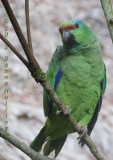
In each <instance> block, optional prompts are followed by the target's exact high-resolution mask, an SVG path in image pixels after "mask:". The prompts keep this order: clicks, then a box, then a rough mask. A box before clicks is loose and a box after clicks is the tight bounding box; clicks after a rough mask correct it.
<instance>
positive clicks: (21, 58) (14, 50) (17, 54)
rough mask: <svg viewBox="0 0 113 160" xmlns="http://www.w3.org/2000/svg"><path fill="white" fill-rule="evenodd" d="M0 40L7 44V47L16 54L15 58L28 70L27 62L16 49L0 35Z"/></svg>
mask: <svg viewBox="0 0 113 160" xmlns="http://www.w3.org/2000/svg"><path fill="white" fill-rule="evenodd" d="M0 38H1V39H2V41H3V42H4V43H5V44H7V46H8V47H9V48H10V49H11V50H12V51H13V52H14V53H15V54H16V56H17V57H18V58H19V59H20V60H21V61H22V62H23V63H24V64H25V66H26V67H27V68H28V66H29V62H28V61H27V60H26V59H25V58H24V57H23V56H22V55H21V54H20V53H19V52H18V51H17V50H16V48H15V47H14V46H13V45H12V44H11V43H10V42H9V41H8V40H7V39H6V38H5V37H4V36H3V35H2V34H1V33H0Z"/></svg>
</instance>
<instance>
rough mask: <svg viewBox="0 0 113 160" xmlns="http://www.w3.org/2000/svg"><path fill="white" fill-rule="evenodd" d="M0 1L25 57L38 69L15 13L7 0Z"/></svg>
mask: <svg viewBox="0 0 113 160" xmlns="http://www.w3.org/2000/svg"><path fill="white" fill-rule="evenodd" d="M1 1H2V3H3V5H4V8H5V9H6V12H7V14H8V16H9V19H10V21H11V23H12V25H13V27H14V30H15V32H16V34H17V37H18V39H19V41H20V43H21V45H22V48H23V49H24V52H25V54H26V57H27V59H28V61H29V64H30V65H31V66H32V65H33V66H35V68H37V69H39V68H40V67H39V65H38V63H37V61H36V60H35V58H34V56H32V55H31V53H30V49H29V45H28V43H27V41H26V39H25V37H24V35H23V33H22V30H21V28H20V26H19V23H18V21H17V19H16V17H15V15H14V13H13V11H12V9H11V7H10V5H9V2H8V0H5V1H4V0H1Z"/></svg>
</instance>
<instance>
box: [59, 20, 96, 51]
mask: <svg viewBox="0 0 113 160" xmlns="http://www.w3.org/2000/svg"><path fill="white" fill-rule="evenodd" d="M59 31H60V33H61V37H62V41H63V44H64V45H65V46H66V47H68V48H71V47H76V46H79V45H85V46H86V45H89V44H90V43H91V42H92V40H93V41H94V40H95V38H96V35H95V34H94V32H93V31H92V29H91V28H90V27H88V26H87V25H86V24H85V23H83V22H82V21H79V20H70V21H67V22H64V23H62V24H61V25H60V28H59Z"/></svg>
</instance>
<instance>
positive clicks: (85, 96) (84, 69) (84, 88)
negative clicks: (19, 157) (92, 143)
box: [30, 20, 106, 157]
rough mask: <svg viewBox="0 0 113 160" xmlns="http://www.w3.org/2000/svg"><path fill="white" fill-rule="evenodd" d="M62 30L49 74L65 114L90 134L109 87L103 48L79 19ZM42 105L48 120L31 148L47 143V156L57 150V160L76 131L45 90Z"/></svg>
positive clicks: (71, 21)
mask: <svg viewBox="0 0 113 160" xmlns="http://www.w3.org/2000/svg"><path fill="white" fill-rule="evenodd" d="M59 31H60V34H61V38H62V42H63V45H61V46H58V47H57V49H56V51H55V53H54V54H53V57H52V60H51V62H50V64H49V68H48V70H47V73H46V75H47V78H48V81H49V82H50V84H51V86H52V87H53V89H54V91H55V92H56V93H57V95H58V96H59V98H60V99H61V100H62V102H63V103H64V105H65V106H66V108H65V114H71V115H72V117H73V118H74V119H75V120H76V121H77V122H78V123H79V125H80V126H82V127H83V128H87V130H86V132H87V134H88V135H90V134H91V132H92V130H93V128H94V125H95V123H96V121H97V117H98V113H99V111H100V108H101V105H102V98H103V94H104V92H105V88H106V69H105V65H104V63H103V60H102V54H101V47H100V44H99V41H98V39H97V37H96V35H95V33H94V32H93V31H92V29H91V28H90V27H88V26H87V25H86V24H85V23H84V22H82V21H80V20H70V21H67V22H64V23H62V24H61V25H60V28H59ZM43 106H44V114H45V116H46V117H47V120H46V123H45V126H44V127H43V128H42V129H41V131H40V133H39V134H38V135H37V136H36V138H35V139H34V140H33V142H32V143H31V145H30V147H31V148H32V149H34V150H35V151H37V152H39V151H40V150H41V148H42V145H43V144H44V143H45V142H46V143H45V146H44V149H43V152H44V155H46V156H48V155H49V154H50V153H51V152H52V151H55V157H56V156H57V155H58V153H59V152H60V150H61V149H62V147H63V145H64V143H65V141H66V139H67V136H68V134H71V133H73V132H75V131H74V129H73V126H72V125H71V124H70V122H69V121H68V120H67V118H66V115H64V114H63V113H62V112H60V111H58V107H57V105H56V104H55V103H54V102H53V100H52V98H50V97H49V95H48V94H47V92H46V91H45V90H44V92H43ZM84 131H85V130H84ZM86 132H85V133H86ZM83 133H84V132H83ZM83 133H81V135H83ZM81 138H82V136H81ZM82 145H84V142H83V141H82Z"/></svg>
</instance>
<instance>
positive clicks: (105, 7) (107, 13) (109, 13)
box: [100, 0, 113, 43]
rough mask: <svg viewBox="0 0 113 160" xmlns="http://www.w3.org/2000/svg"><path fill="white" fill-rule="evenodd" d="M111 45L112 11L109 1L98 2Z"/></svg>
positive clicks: (112, 32) (112, 36) (112, 31)
mask: <svg viewBox="0 0 113 160" xmlns="http://www.w3.org/2000/svg"><path fill="white" fill-rule="evenodd" d="M100 1H101V6H102V8H103V12H104V15H105V18H106V22H107V26H108V29H109V33H110V36H111V39H112V43H113V9H112V3H111V0H100Z"/></svg>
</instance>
